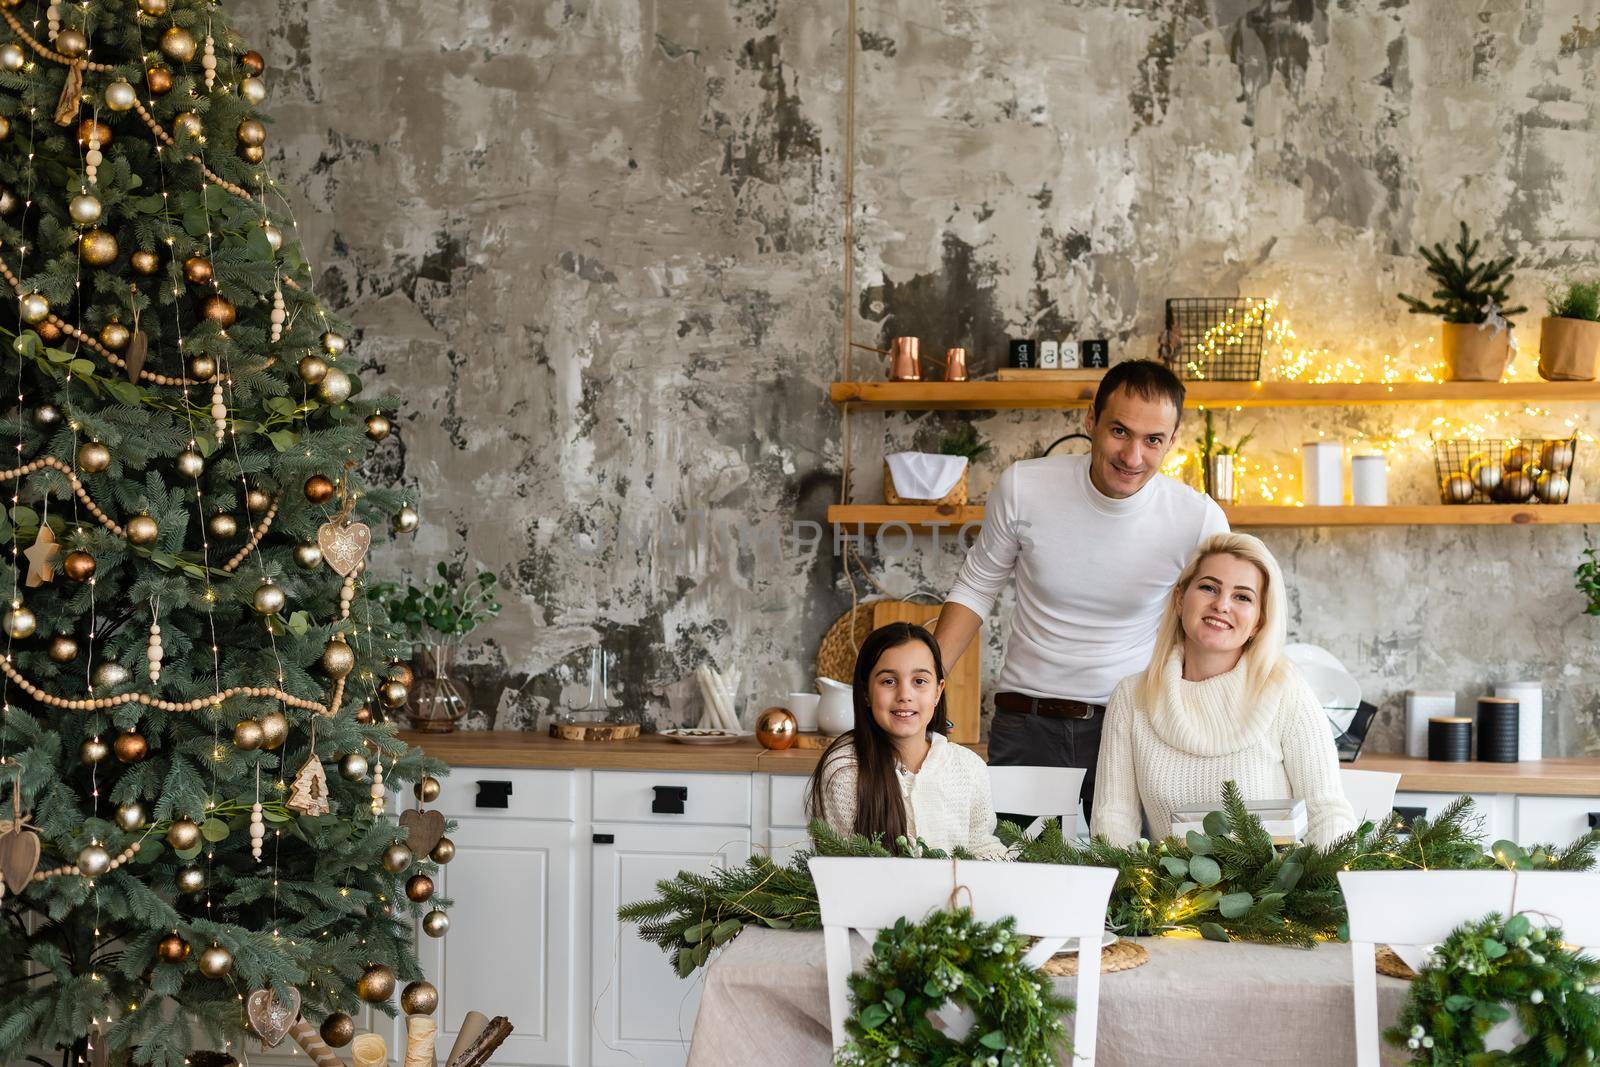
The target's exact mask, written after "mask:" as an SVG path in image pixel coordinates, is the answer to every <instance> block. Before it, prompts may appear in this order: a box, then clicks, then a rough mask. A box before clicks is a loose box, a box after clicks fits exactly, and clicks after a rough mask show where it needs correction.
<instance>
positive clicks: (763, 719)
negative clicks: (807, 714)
mask: <svg viewBox="0 0 1600 1067" xmlns="http://www.w3.org/2000/svg"><path fill="white" fill-rule="evenodd" d="M799 733H800V725H799V723H798V722H797V721H796V719H795V717H794V713H793V712H792V711H790V710H789V709H788V708H768V709H767V710H765V711H763V712H762V713H761V715H760V717H759V718H757V719H756V740H757V741H760V742H761V747H762V748H770V749H772V750H773V751H774V752H782V751H783V750H784V749H786V748H789V747H790V746H791V745H793V744H794V742H795V738H796V737H797V736H798V735H799Z"/></svg>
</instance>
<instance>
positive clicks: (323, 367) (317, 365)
mask: <svg viewBox="0 0 1600 1067" xmlns="http://www.w3.org/2000/svg"><path fill="white" fill-rule="evenodd" d="M298 369H299V371H300V380H301V381H302V382H305V383H306V384H307V385H316V384H318V383H320V382H321V381H322V379H324V378H326V377H327V376H328V361H327V360H325V359H323V358H322V357H321V356H319V355H317V354H316V353H315V352H313V353H311V354H310V355H306V356H302V357H301V358H300V366H299V368H298Z"/></svg>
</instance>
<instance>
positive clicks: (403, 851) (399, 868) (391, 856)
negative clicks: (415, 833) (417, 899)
mask: <svg viewBox="0 0 1600 1067" xmlns="http://www.w3.org/2000/svg"><path fill="white" fill-rule="evenodd" d="M415 859H416V857H415V856H414V855H412V853H411V849H409V848H407V847H406V844H405V842H404V841H396V842H395V843H394V844H392V845H390V846H389V847H388V848H386V849H384V850H383V869H384V870H386V871H388V872H389V873H390V874H401V873H403V872H404V871H405V870H406V869H407V868H409V867H410V866H411V863H412V861H413V860H415Z"/></svg>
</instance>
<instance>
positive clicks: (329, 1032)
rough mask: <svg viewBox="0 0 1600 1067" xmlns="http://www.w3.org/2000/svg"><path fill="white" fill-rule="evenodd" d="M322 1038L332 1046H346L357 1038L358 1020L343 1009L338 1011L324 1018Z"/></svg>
mask: <svg viewBox="0 0 1600 1067" xmlns="http://www.w3.org/2000/svg"><path fill="white" fill-rule="evenodd" d="M320 1032H321V1034H322V1040H324V1041H326V1042H327V1043H328V1045H329V1047H330V1048H344V1047H345V1046H346V1045H348V1044H349V1043H350V1042H352V1041H354V1040H355V1039H356V1021H355V1020H354V1019H352V1018H350V1016H348V1015H346V1014H345V1013H344V1012H342V1011H336V1012H334V1013H333V1014H332V1015H330V1016H328V1017H327V1018H326V1019H324V1020H322V1029H321V1031H320Z"/></svg>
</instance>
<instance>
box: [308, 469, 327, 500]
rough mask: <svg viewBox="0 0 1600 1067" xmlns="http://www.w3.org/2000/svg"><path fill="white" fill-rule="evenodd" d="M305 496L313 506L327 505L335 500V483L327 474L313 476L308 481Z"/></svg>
mask: <svg viewBox="0 0 1600 1067" xmlns="http://www.w3.org/2000/svg"><path fill="white" fill-rule="evenodd" d="M305 494H306V499H307V500H309V501H311V502H312V503H313V504H326V503H327V502H328V501H330V500H332V499H333V481H332V480H331V479H330V478H329V477H328V476H327V475H325V474H313V475H312V476H311V477H309V478H307V479H306V484H305Z"/></svg>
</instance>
